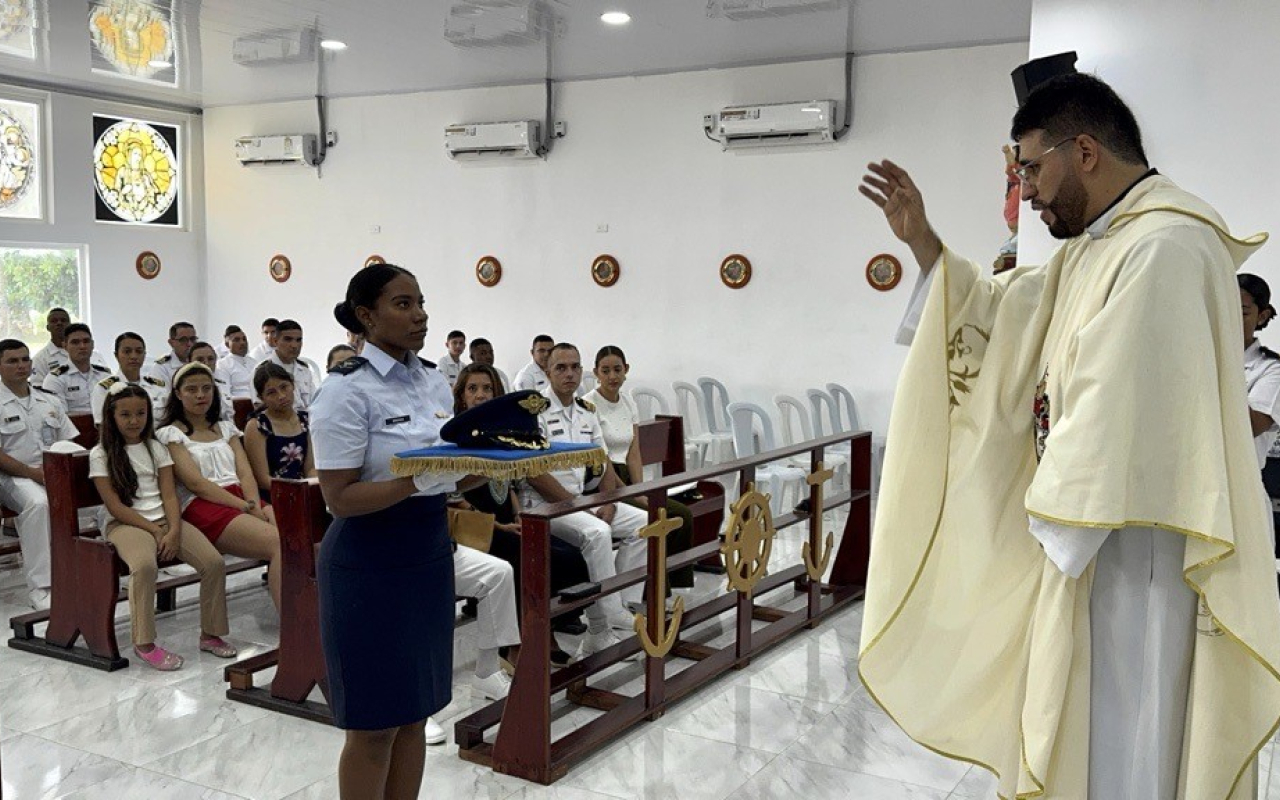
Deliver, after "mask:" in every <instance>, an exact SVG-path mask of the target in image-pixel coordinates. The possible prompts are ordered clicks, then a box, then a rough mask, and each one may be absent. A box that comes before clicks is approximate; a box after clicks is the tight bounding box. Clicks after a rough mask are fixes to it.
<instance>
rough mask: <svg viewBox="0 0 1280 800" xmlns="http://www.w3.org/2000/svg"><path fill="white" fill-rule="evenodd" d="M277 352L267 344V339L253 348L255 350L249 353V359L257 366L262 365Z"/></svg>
mask: <svg viewBox="0 0 1280 800" xmlns="http://www.w3.org/2000/svg"><path fill="white" fill-rule="evenodd" d="M275 351H276V349H275V348H274V347H272V346H271V345H269V344H267V340H266V339H263V340H262V341H260V342H258V343H257V344H255V345H254V346H253V349H251V350H250V351H249V356H248V357H249V358H251V359H253V362H254V363H255V364H261V363H262V362H263V361H266V360H267V359H268V358H270V357H271V354H272V353H274V352H275Z"/></svg>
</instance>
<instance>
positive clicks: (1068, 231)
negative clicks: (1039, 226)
mask: <svg viewBox="0 0 1280 800" xmlns="http://www.w3.org/2000/svg"><path fill="white" fill-rule="evenodd" d="M1088 205H1089V194H1088V192H1086V191H1085V188H1084V183H1083V182H1082V181H1081V180H1080V178H1079V176H1077V175H1076V174H1075V173H1073V172H1068V173H1067V175H1066V176H1065V177H1063V179H1062V184H1061V185H1060V186H1059V187H1058V193H1057V194H1056V195H1055V196H1054V198H1053V200H1052V201H1051V202H1049V203H1046V204H1045V205H1044V206H1042V207H1043V208H1045V209H1048V211H1049V213H1051V214H1053V221H1052V222H1050V223H1049V235H1050V236H1052V237H1053V238H1055V239H1073V238H1075V237H1076V236H1079V235H1080V234H1082V233H1084V231H1085V228H1087V227H1088V224H1087V223H1086V221H1085V218H1084V215H1085V209H1086V208H1087V207H1088Z"/></svg>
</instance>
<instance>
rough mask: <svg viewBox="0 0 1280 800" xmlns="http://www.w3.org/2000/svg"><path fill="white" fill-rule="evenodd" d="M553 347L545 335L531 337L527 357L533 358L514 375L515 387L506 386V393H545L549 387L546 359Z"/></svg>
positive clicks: (552, 340) (553, 342)
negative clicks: (528, 391) (525, 390)
mask: <svg viewBox="0 0 1280 800" xmlns="http://www.w3.org/2000/svg"><path fill="white" fill-rule="evenodd" d="M554 346H555V340H554V339H552V338H551V337H550V336H547V335H546V334H545V333H543V334H539V335H537V336H535V337H533V346H532V347H530V348H529V355H531V356H533V360H532V361H530V362H529V363H528V364H525V365H524V367H523V368H521V370H520V371H519V372H517V373H516V381H515V386H508V387H507V389H508V391H512V392H518V391H521V390H523V389H532V390H533V391H535V392H541V391H545V390H546V388H547V387H548V386H550V385H551V382H550V381H549V380H548V379H547V373H546V369H547V363H548V359H549V358H550V357H551V348H552V347H554Z"/></svg>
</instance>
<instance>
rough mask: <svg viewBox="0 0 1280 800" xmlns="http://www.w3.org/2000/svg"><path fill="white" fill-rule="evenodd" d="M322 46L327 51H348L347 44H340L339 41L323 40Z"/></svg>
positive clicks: (321, 41)
mask: <svg viewBox="0 0 1280 800" xmlns="http://www.w3.org/2000/svg"><path fill="white" fill-rule="evenodd" d="M320 46H321V47H323V48H324V49H325V50H346V49H347V43H346V42H340V41H338V40H337V39H321V40H320Z"/></svg>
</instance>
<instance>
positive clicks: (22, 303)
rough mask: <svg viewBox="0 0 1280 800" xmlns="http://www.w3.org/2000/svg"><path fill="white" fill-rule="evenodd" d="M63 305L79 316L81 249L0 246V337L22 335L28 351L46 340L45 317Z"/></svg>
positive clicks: (18, 337)
mask: <svg viewBox="0 0 1280 800" xmlns="http://www.w3.org/2000/svg"><path fill="white" fill-rule="evenodd" d="M54 307H61V308H65V309H66V310H67V311H68V313H70V314H71V319H72V320H79V319H81V316H80V251H79V250H77V249H75V248H69V249H63V248H60V249H46V248H30V247H4V246H0V338H14V339H21V340H22V341H24V342H26V343H27V344H28V345H29V346H30V347H31V352H32V353H35V351H36V350H38V349H39V348H41V347H43V346H44V345H45V343H47V342H48V341H49V334H48V332H47V331H46V330H45V317H46V316H47V315H48V313H49V309H51V308H54Z"/></svg>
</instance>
